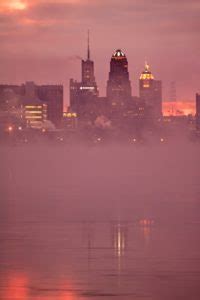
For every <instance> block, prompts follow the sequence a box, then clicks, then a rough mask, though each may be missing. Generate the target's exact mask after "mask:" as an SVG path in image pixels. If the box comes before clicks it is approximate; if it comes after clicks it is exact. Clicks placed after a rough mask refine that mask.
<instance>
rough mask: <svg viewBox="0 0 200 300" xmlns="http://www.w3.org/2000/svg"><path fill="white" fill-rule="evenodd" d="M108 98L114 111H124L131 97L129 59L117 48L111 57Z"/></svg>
mask: <svg viewBox="0 0 200 300" xmlns="http://www.w3.org/2000/svg"><path fill="white" fill-rule="evenodd" d="M107 99H108V103H109V105H110V108H111V113H113V112H123V110H124V109H125V108H126V106H127V103H128V101H129V100H130V99H131V83H130V80H129V72H128V61H127V58H126V55H125V54H124V53H123V52H122V51H121V50H120V49H118V50H116V51H115V53H114V54H113V55H112V57H111V61H110V72H109V79H108V82H107Z"/></svg>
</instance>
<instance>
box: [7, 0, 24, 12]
mask: <svg viewBox="0 0 200 300" xmlns="http://www.w3.org/2000/svg"><path fill="white" fill-rule="evenodd" d="M9 8H10V9H12V10H25V9H26V8H27V5H26V4H25V3H24V2H22V1H20V0H19V1H11V3H9Z"/></svg>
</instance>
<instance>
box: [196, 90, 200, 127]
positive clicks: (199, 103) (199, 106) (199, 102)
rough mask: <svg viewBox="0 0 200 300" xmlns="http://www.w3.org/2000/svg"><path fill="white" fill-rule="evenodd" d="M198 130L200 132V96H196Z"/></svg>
mask: <svg viewBox="0 0 200 300" xmlns="http://www.w3.org/2000/svg"><path fill="white" fill-rule="evenodd" d="M196 128H197V130H200V94H196Z"/></svg>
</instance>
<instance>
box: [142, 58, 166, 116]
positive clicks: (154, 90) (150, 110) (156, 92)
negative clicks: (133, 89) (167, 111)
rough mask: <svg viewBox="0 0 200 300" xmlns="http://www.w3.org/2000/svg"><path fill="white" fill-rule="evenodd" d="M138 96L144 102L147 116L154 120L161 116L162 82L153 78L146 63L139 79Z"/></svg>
mask: <svg viewBox="0 0 200 300" xmlns="http://www.w3.org/2000/svg"><path fill="white" fill-rule="evenodd" d="M139 96H140V99H141V101H143V102H144V103H145V107H146V114H147V116H149V118H152V119H154V120H158V119H160V118H161V116H162V82H161V81H159V80H155V79H154V76H153V74H152V73H151V70H150V67H149V65H148V64H147V63H146V64H145V69H144V71H143V72H142V74H141V76H140V80H139Z"/></svg>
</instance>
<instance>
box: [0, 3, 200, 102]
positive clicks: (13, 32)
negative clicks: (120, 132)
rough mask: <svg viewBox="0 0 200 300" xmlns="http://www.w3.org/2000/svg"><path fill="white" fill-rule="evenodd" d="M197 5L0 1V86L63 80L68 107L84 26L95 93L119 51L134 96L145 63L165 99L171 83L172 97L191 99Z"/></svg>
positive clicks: (199, 47)
mask: <svg viewBox="0 0 200 300" xmlns="http://www.w3.org/2000/svg"><path fill="white" fill-rule="evenodd" d="M199 12H200V3H199V1H198V0H192V1H185V0H183V1H179V0H175V1H166V0H150V1H145V0H143V1H135V0H125V1H119V0H110V1H100V0H93V1H88V0H81V1H78V0H62V1H56V2H55V1H42V0H41V1H37V0H29V1H25V0H24V1H20V0H18V1H16V0H13V1H12V0H10V1H7V0H3V1H1V3H0V16H1V17H0V37H1V49H0V64H1V68H0V81H1V83H22V82H24V81H27V80H33V81H35V82H36V83H62V84H64V86H65V88H66V90H65V105H66V104H69V92H68V81H69V78H71V77H74V78H80V68H79V65H80V60H79V57H83V58H85V56H86V50H85V48H86V38H87V29H88V28H89V29H90V31H91V55H92V59H93V60H94V61H95V74H96V80H97V83H98V86H99V89H100V95H102V96H103V95H105V87H106V81H107V79H108V70H109V60H110V57H111V55H112V53H113V51H114V50H115V49H117V48H122V50H124V51H125V53H126V55H127V58H128V61H129V72H130V78H131V81H132V88H133V94H134V95H137V94H138V88H137V86H138V78H139V76H140V73H141V71H142V70H143V66H144V61H145V59H147V60H148V62H149V64H150V65H151V67H152V71H153V73H154V75H155V77H156V78H159V79H161V80H162V81H163V93H164V100H169V97H170V83H171V82H172V81H175V82H176V88H177V99H178V100H179V101H180V100H187V101H188V100H189V101H194V99H195V92H196V91H198V87H199V68H200V62H199V51H200V43H199V31H200V20H199Z"/></svg>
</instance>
